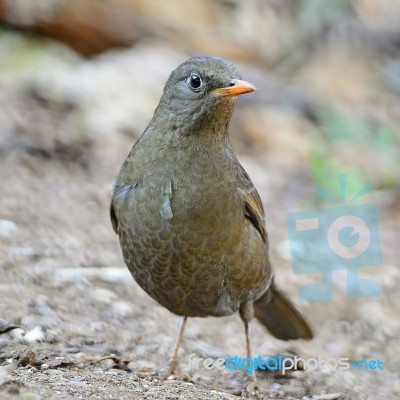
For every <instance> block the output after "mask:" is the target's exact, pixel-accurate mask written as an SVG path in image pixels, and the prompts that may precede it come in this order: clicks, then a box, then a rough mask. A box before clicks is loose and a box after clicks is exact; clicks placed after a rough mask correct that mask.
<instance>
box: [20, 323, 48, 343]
mask: <svg viewBox="0 0 400 400" xmlns="http://www.w3.org/2000/svg"><path fill="white" fill-rule="evenodd" d="M23 338H24V341H25V342H28V343H36V342H44V341H45V336H44V332H43V330H42V328H41V327H40V326H35V327H34V328H33V329H32V330H30V331H28V332H26V334H25V336H24V337H23Z"/></svg>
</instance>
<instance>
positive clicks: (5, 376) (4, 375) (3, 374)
mask: <svg viewBox="0 0 400 400" xmlns="http://www.w3.org/2000/svg"><path fill="white" fill-rule="evenodd" d="M10 379H11V375H10V373H9V372H8V369H7V368H6V367H1V366H0V386H1V385H2V384H3V383H6V382H8V381H9V380H10Z"/></svg>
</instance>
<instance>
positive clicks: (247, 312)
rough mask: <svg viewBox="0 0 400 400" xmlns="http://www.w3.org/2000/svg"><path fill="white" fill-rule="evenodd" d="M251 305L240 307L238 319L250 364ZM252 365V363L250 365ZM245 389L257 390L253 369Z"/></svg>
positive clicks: (251, 358)
mask: <svg viewBox="0 0 400 400" xmlns="http://www.w3.org/2000/svg"><path fill="white" fill-rule="evenodd" d="M253 314H254V311H253V304H252V303H246V304H245V305H242V306H241V307H240V317H241V318H242V321H243V323H244V332H245V335H246V352H247V358H248V359H250V360H251V361H250V362H251V363H252V360H253V352H252V349H251V339H250V321H251V320H252V318H253ZM251 365H253V363H252V364H251ZM246 389H247V390H248V391H254V390H255V389H257V377H256V371H255V368H254V367H253V368H252V371H251V373H250V374H249V375H248V382H247V384H246Z"/></svg>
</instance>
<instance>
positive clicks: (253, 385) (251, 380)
mask: <svg viewBox="0 0 400 400" xmlns="http://www.w3.org/2000/svg"><path fill="white" fill-rule="evenodd" d="M259 390H260V388H259V386H258V383H257V378H256V374H255V372H254V371H253V372H252V373H251V374H250V375H249V376H248V378H247V382H246V384H245V386H244V391H245V392H247V393H248V394H251V395H255V394H256V393H257V392H258V391H259Z"/></svg>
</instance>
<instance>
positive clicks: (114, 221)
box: [110, 200, 118, 234]
mask: <svg viewBox="0 0 400 400" xmlns="http://www.w3.org/2000/svg"><path fill="white" fill-rule="evenodd" d="M110 217H111V223H112V226H113V228H114V232H115V233H117V234H118V218H117V214H116V212H115V209H114V204H113V201H112V200H111V204H110Z"/></svg>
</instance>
